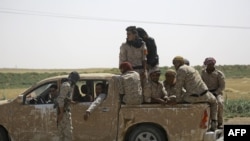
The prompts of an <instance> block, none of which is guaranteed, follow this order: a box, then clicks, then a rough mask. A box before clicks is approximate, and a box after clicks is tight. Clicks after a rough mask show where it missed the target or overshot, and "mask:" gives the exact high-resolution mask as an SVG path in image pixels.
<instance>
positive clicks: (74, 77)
mask: <svg viewBox="0 0 250 141" xmlns="http://www.w3.org/2000/svg"><path fill="white" fill-rule="evenodd" d="M68 79H69V81H71V82H73V83H76V82H77V81H78V80H79V79H80V75H79V73H78V72H76V71H72V72H71V73H70V74H69V76H68Z"/></svg>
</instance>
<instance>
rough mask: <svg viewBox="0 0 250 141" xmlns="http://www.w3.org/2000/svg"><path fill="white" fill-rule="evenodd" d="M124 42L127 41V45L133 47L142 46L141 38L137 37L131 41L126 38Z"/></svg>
mask: <svg viewBox="0 0 250 141" xmlns="http://www.w3.org/2000/svg"><path fill="white" fill-rule="evenodd" d="M126 43H127V44H128V45H130V46H133V47H135V48H140V47H141V46H142V44H143V42H142V39H141V38H137V39H135V40H133V41H128V40H127V42H126Z"/></svg>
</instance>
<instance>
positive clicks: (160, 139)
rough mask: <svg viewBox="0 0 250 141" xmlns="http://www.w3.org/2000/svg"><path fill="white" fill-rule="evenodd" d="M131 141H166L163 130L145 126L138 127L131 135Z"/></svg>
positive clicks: (129, 138)
mask: <svg viewBox="0 0 250 141" xmlns="http://www.w3.org/2000/svg"><path fill="white" fill-rule="evenodd" d="M128 140H129V141H166V138H165V136H164V134H163V133H162V131H161V130H159V129H158V128H156V127H153V126H149V125H143V126H138V127H136V128H135V129H133V131H132V132H131V133H130V135H129V137H128Z"/></svg>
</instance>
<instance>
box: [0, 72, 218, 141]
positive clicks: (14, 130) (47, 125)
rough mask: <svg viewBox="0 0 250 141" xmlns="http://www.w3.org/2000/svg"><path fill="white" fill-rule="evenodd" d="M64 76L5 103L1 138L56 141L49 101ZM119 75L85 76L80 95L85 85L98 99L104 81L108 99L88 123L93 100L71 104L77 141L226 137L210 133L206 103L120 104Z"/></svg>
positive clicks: (186, 140)
mask: <svg viewBox="0 0 250 141" xmlns="http://www.w3.org/2000/svg"><path fill="white" fill-rule="evenodd" d="M66 77H67V76H66V75H65V76H56V77H51V78H48V79H44V80H42V81H40V82H38V83H36V84H35V85H33V86H32V87H30V88H28V89H27V90H26V91H24V92H23V93H22V94H20V95H19V96H18V97H17V98H16V99H14V100H4V101H1V102H0V140H1V141H5V140H6V141H7V140H11V141H57V140H58V135H57V124H56V109H55V108H54V107H53V106H54V104H49V103H46V100H45V97H46V95H48V93H49V87H50V86H51V85H52V84H57V85H58V86H60V84H61V80H62V79H63V78H66ZM118 77H119V76H118V75H114V74H106V73H105V74H104V73H94V74H81V79H80V81H79V82H78V83H77V86H78V87H79V88H77V89H76V92H77V93H79V94H80V95H81V96H84V95H85V94H84V93H83V92H81V89H80V87H81V86H83V85H85V86H87V91H88V94H89V95H91V96H93V97H95V84H96V83H99V82H102V83H104V84H105V85H106V86H107V93H108V95H107V98H106V99H105V101H104V102H103V103H102V104H101V105H100V106H99V107H98V108H97V109H95V111H94V112H93V113H92V114H91V115H90V117H89V119H88V120H87V121H85V120H84V119H83V114H84V112H85V111H86V109H87V108H88V107H89V105H90V104H91V101H79V102H78V103H77V104H74V105H72V109H71V111H72V121H73V127H74V129H73V135H74V141H81V140H84V141H214V140H216V139H217V138H219V137H220V136H221V135H222V132H221V131H219V130H218V131H216V132H208V131H207V130H208V128H209V127H208V121H209V110H210V109H209V106H208V105H207V104H206V103H200V104H177V105H173V106H171V105H165V106H163V105H160V104H142V105H136V106H131V105H121V104H120V102H119V93H118V85H117V84H118V83H117V82H118V79H117V78H118ZM59 88H60V87H59ZM34 99H35V102H34ZM41 99H42V100H41ZM31 101H32V102H31Z"/></svg>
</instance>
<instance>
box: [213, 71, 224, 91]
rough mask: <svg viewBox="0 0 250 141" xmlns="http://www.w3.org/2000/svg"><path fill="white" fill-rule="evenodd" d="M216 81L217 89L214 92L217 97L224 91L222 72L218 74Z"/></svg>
mask: <svg viewBox="0 0 250 141" xmlns="http://www.w3.org/2000/svg"><path fill="white" fill-rule="evenodd" d="M218 81H219V87H218V89H217V90H216V92H215V93H216V94H217V95H218V94H222V91H223V90H224V89H225V76H224V74H223V73H222V72H219V78H218Z"/></svg>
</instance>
